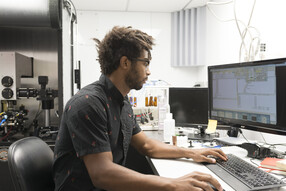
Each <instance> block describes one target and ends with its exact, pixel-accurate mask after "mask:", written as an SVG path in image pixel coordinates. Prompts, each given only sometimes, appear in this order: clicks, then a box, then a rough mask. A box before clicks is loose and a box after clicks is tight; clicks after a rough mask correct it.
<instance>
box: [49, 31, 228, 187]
mask: <svg viewBox="0 0 286 191" xmlns="http://www.w3.org/2000/svg"><path fill="white" fill-rule="evenodd" d="M95 41H96V42H97V48H98V57H99V63H100V67H101V72H102V75H101V77H100V79H99V81H97V82H94V83H92V84H90V85H88V86H86V87H84V88H83V89H81V90H80V91H79V92H78V93H77V94H76V95H75V96H73V97H72V98H71V99H70V100H69V102H68V103H67V104H66V108H65V110H64V114H63V116H62V121H61V126H60V130H59V134H58V138H57V141H56V146H55V161H54V178H55V184H56V189H55V190H56V191H59V190H61V191H63V190H67V191H73V190H80V191H97V190H109V191H111V190H118V191H121V190H122V191H128V190H130V191H135V190H136V191H140V190H142V191H151V190H154V191H161V190H178V191H179V190H202V189H203V190H212V189H211V186H210V184H212V185H214V187H216V188H217V189H219V190H222V189H221V186H220V184H219V182H218V181H217V180H216V179H214V178H213V177H212V176H211V175H208V174H204V173H200V172H190V174H188V175H185V176H183V177H180V178H176V179H171V178H164V177H159V176H155V175H145V174H140V173H138V172H135V171H133V170H130V169H128V168H126V167H124V164H125V161H126V155H127V151H128V147H129V144H131V145H132V146H133V147H134V148H135V149H136V150H138V151H139V152H140V153H141V154H143V155H146V156H149V157H154V158H181V157H186V158H192V159H193V160H194V161H196V162H209V163H215V160H214V159H211V158H208V157H207V156H208V155H213V156H215V157H220V158H222V159H223V160H227V158H226V155H225V154H224V153H223V152H222V151H221V150H219V149H198V150H195V149H186V148H179V147H176V146H173V145H167V144H164V143H161V142H159V141H155V140H152V139H150V138H148V137H147V136H146V135H145V134H144V132H143V131H141V129H140V127H139V126H138V124H137V123H136V120H135V117H134V115H133V111H132V107H131V105H130V103H129V101H128V98H127V94H128V92H129V91H130V90H131V89H136V90H139V89H141V88H142V86H143V84H144V83H145V82H146V81H147V79H148V76H149V75H150V74H151V73H150V71H149V64H150V60H151V52H150V50H151V49H152V45H154V42H153V41H154V40H153V38H152V37H151V36H149V35H147V34H146V33H144V32H142V31H140V30H135V29H132V28H131V27H114V28H113V29H112V30H111V31H110V32H109V33H108V34H107V35H106V36H105V37H104V39H103V40H102V41H101V42H100V41H99V40H97V39H95ZM91 74H92V73H91Z"/></svg>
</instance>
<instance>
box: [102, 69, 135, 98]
mask: <svg viewBox="0 0 286 191" xmlns="http://www.w3.org/2000/svg"><path fill="white" fill-rule="evenodd" d="M107 77H108V78H109V79H110V81H111V82H112V83H113V84H114V86H115V87H116V88H117V89H118V90H119V91H120V93H121V94H122V96H123V97H125V96H126V95H127V94H128V93H129V92H130V89H129V87H128V86H127V85H126V83H125V80H124V75H122V74H119V73H117V72H113V73H112V74H110V75H107Z"/></svg>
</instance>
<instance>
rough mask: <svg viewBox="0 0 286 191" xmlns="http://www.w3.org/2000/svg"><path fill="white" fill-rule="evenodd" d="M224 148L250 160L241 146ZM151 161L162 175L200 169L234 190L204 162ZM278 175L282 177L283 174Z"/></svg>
mask: <svg viewBox="0 0 286 191" xmlns="http://www.w3.org/2000/svg"><path fill="white" fill-rule="evenodd" d="M147 134H149V135H150V134H152V135H153V136H157V139H160V134H159V135H156V133H155V132H153V133H147ZM154 138H156V137H154ZM222 150H223V151H224V152H225V153H227V154H228V153H232V154H235V155H236V156H238V157H240V158H242V159H244V160H246V161H248V162H250V158H248V157H246V156H247V151H246V150H244V149H242V148H240V147H237V146H230V147H222ZM150 162H151V163H152V164H151V165H152V166H153V167H154V168H155V170H156V171H157V172H158V175H160V176H163V177H169V178H178V177H181V176H183V175H186V174H188V173H190V172H193V171H200V172H204V173H208V174H211V175H212V176H213V177H215V178H217V180H218V181H219V182H220V183H221V185H222V187H223V188H224V189H225V190H226V191H234V189H233V188H231V187H230V186H229V185H228V184H226V183H225V182H224V181H223V180H222V179H220V178H219V177H218V176H216V175H215V174H214V173H213V172H212V171H210V170H209V169H208V168H207V167H205V166H204V165H203V164H200V163H196V162H193V161H192V160H191V159H150ZM253 162H255V163H256V164H259V163H260V161H259V160H257V159H255V160H253ZM278 177H280V178H281V177H282V176H278ZM273 190H279V191H286V187H285V186H284V187H281V188H280V189H273Z"/></svg>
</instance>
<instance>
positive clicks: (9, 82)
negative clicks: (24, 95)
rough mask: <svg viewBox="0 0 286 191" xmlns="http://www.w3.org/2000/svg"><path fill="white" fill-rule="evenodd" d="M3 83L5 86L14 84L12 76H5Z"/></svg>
mask: <svg viewBox="0 0 286 191" xmlns="http://www.w3.org/2000/svg"><path fill="white" fill-rule="evenodd" d="M1 82H2V85H3V86H5V87H11V86H12V85H13V78H11V77H10V76H5V77H3V78H2V81H1Z"/></svg>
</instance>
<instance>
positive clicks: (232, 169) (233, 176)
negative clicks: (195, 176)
mask: <svg viewBox="0 0 286 191" xmlns="http://www.w3.org/2000/svg"><path fill="white" fill-rule="evenodd" d="M227 157H228V160H227V161H223V160H222V159H216V160H217V162H216V164H209V163H204V165H205V166H206V167H207V168H208V169H209V170H211V171H212V172H213V173H215V174H216V175H217V176H218V177H220V178H221V179H222V180H223V181H224V182H226V183H227V184H228V185H229V186H231V187H232V188H233V189H234V190H237V191H247V190H263V189H270V188H277V187H281V186H286V183H284V182H283V181H281V180H279V179H278V178H276V177H274V176H272V175H271V174H269V173H267V172H265V171H263V170H261V169H259V168H257V167H255V166H254V165H252V164H250V163H248V162H246V161H244V160H243V159H241V158H238V157H237V156H235V155H232V154H227Z"/></svg>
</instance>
